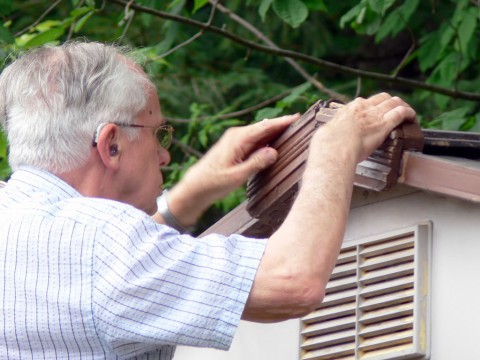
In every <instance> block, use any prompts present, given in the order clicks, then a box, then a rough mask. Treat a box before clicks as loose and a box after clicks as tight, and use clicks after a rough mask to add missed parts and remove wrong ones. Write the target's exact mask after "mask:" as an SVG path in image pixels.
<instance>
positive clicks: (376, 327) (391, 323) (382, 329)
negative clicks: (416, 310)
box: [359, 316, 413, 338]
mask: <svg viewBox="0 0 480 360" xmlns="http://www.w3.org/2000/svg"><path fill="white" fill-rule="evenodd" d="M407 329H410V330H411V329H413V316H405V317H401V318H397V319H392V320H388V321H381V322H378V323H372V324H368V325H364V326H362V330H361V331H360V332H359V334H360V336H363V337H366V338H371V337H374V336H378V335H383V334H391V333H394V332H398V331H403V330H407Z"/></svg>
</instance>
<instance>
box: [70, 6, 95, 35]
mask: <svg viewBox="0 0 480 360" xmlns="http://www.w3.org/2000/svg"><path fill="white" fill-rule="evenodd" d="M93 14H94V12H93V11H90V12H89V13H88V14H87V15H85V16H82V17H81V18H80V19H79V20H78V21H77V22H76V23H75V27H74V29H73V32H75V33H78V32H79V31H80V30H82V28H83V26H84V25H85V23H86V22H87V21H88V19H90V17H91V16H92V15H93Z"/></svg>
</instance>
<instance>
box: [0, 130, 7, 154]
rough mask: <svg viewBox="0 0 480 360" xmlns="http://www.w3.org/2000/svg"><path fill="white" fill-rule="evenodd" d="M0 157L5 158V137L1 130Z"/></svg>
mask: <svg viewBox="0 0 480 360" xmlns="http://www.w3.org/2000/svg"><path fill="white" fill-rule="evenodd" d="M0 157H7V137H6V136H5V133H4V132H3V131H2V130H0Z"/></svg>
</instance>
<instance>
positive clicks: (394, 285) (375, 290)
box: [360, 276, 414, 297]
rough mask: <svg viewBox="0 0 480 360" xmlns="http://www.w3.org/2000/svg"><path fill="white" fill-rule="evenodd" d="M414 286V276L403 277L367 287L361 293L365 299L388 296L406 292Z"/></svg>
mask: <svg viewBox="0 0 480 360" xmlns="http://www.w3.org/2000/svg"><path fill="white" fill-rule="evenodd" d="M413 284H414V278H413V276H408V277H401V278H398V279H393V280H390V281H383V282H378V283H373V284H369V285H366V286H365V287H364V288H363V289H362V290H361V291H360V295H362V296H364V297H372V296H376V295H378V294H388V293H393V292H397V291H399V290H406V289H409V288H412V287H413Z"/></svg>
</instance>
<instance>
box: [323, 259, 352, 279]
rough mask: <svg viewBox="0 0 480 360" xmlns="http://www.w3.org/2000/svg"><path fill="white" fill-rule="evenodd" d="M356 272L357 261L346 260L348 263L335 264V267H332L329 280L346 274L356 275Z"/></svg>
mask: <svg viewBox="0 0 480 360" xmlns="http://www.w3.org/2000/svg"><path fill="white" fill-rule="evenodd" d="M356 274H357V263H356V262H348V263H344V264H341V265H337V266H335V269H333V272H332V275H331V276H330V280H332V279H335V278H338V277H344V276H347V275H356Z"/></svg>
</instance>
